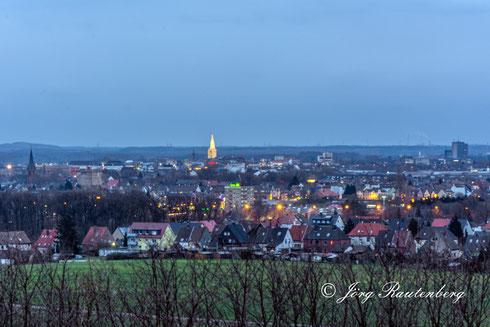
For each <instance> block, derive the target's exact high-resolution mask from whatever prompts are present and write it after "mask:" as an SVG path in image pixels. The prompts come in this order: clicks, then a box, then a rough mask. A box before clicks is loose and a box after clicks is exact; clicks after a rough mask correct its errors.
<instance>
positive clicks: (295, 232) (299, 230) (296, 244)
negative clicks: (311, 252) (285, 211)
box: [289, 225, 308, 250]
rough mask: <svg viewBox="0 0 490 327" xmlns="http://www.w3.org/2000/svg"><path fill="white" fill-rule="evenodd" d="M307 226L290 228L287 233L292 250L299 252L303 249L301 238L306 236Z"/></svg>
mask: <svg viewBox="0 0 490 327" xmlns="http://www.w3.org/2000/svg"><path fill="white" fill-rule="evenodd" d="M307 229H308V226H306V225H300V226H292V227H291V228H290V229H289V233H290V234H291V238H292V240H293V249H294V250H301V249H303V238H304V237H305V235H306V230H307Z"/></svg>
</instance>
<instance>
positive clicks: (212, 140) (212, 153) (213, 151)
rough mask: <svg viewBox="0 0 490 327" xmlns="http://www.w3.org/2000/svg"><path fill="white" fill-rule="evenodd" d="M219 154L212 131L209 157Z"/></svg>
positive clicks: (212, 157)
mask: <svg viewBox="0 0 490 327" xmlns="http://www.w3.org/2000/svg"><path fill="white" fill-rule="evenodd" d="M217 156H218V152H217V151H216V146H215V145H214V137H213V133H211V142H209V149H208V159H214V158H216V157H217Z"/></svg>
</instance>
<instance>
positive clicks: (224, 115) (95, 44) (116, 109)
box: [0, 0, 490, 146]
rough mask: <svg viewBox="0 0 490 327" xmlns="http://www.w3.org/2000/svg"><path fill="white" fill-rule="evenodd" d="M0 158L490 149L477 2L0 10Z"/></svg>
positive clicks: (489, 22) (9, 6)
mask: <svg viewBox="0 0 490 327" xmlns="http://www.w3.org/2000/svg"><path fill="white" fill-rule="evenodd" d="M0 114H1V118H0V143H7V142H15V141H26V142H37V143H47V144H55V145H86V146H95V145H97V144H98V145H100V146H113V145H117V146H143V145H168V144H172V145H174V146H178V145H206V144H208V142H209V134H210V133H211V132H213V133H214V135H215V139H216V143H217V145H218V146H220V145H265V144H266V145H319V144H320V145H333V144H346V145H347V144H358V145H385V144H394V145H399V144H402V145H403V144H407V143H410V144H411V145H414V144H421V143H425V144H428V143H429V142H430V143H431V144H449V143H450V142H451V141H453V140H455V139H457V138H459V139H461V140H463V141H467V142H469V143H472V144H475V143H478V144H486V143H487V142H488V141H490V137H489V135H490V132H489V122H490V1H483V0H481V1H477V0H458V1H454V0H453V1H451V0H441V1H436V0H426V1H416V0H407V1H394V0H386V1H385V0H383V1H381V0H380V1H369V0H358V1H351V0H321V1H312V0H308V1H299V0H298V1H287V0H267V1H264V0H258V1H251V0H246V1H244V0H243V1H241V0H237V1H229V0H225V1H211V0H198V1H197V0H196V1H161V0H159V1H143V0H142V1H121V0H117V1H115V0H113V1H68V0H63V1H50V0H43V1H27V0H23V1H18V0H2V1H1V2H0Z"/></svg>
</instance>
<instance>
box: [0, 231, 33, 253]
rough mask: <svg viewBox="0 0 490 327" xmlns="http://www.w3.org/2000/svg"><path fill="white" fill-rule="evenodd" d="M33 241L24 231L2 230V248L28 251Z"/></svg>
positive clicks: (0, 238) (0, 233)
mask: <svg viewBox="0 0 490 327" xmlns="http://www.w3.org/2000/svg"><path fill="white" fill-rule="evenodd" d="M31 246H32V242H31V240H30V239H29V237H27V235H26V233H25V232H24V231H11V232H0V250H9V249H16V250H20V251H28V250H30V249H31Z"/></svg>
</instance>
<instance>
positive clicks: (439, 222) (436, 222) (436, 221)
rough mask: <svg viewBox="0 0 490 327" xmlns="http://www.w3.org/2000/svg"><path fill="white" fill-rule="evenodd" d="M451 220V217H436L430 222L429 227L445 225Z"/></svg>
mask: <svg viewBox="0 0 490 327" xmlns="http://www.w3.org/2000/svg"><path fill="white" fill-rule="evenodd" d="M450 222H451V219H443V218H437V219H434V221H433V222H432V225H431V227H446V226H447V225H449V223H450Z"/></svg>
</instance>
